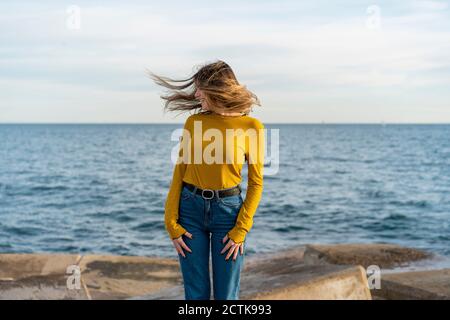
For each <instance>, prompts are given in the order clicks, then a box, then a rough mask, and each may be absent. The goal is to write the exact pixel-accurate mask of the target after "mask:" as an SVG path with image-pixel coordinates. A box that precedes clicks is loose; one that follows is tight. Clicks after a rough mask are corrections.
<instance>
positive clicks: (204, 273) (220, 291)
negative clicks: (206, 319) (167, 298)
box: [178, 186, 245, 300]
mask: <svg viewBox="0 0 450 320" xmlns="http://www.w3.org/2000/svg"><path fill="white" fill-rule="evenodd" d="M205 196H207V197H209V193H208V194H205ZM242 204H243V199H242V196H241V195H240V194H239V195H233V196H227V197H224V198H219V199H218V198H216V197H214V198H213V199H204V198H203V197H202V196H201V195H199V194H196V193H194V190H193V191H190V190H189V189H188V188H186V186H183V188H182V191H181V195H180V209H179V217H178V223H179V224H180V225H181V226H183V228H185V229H186V230H187V231H188V232H190V233H191V234H192V239H189V238H188V237H186V236H185V235H183V241H184V242H185V243H186V245H187V246H188V247H189V248H190V249H191V250H192V253H191V252H188V251H187V250H184V249H183V251H184V253H185V255H186V258H184V257H183V256H182V255H181V254H180V253H179V254H178V258H179V261H180V267H181V273H182V276H183V282H184V293H185V299H186V300H209V299H210V296H211V281H210V273H209V269H210V268H209V253H210V252H211V258H212V259H211V262H212V273H213V274H212V279H213V288H214V299H215V300H238V299H239V288H240V274H241V270H242V267H243V264H244V255H245V240H244V255H241V253H240V250H239V253H238V255H237V257H236V260H235V261H233V255H234V254H233V255H231V256H230V258H229V259H228V260H225V258H226V256H227V254H228V250H227V251H226V252H224V253H223V254H220V252H221V251H222V249H223V248H224V247H225V245H226V244H227V243H228V239H227V241H226V242H225V243H223V242H222V239H223V238H224V237H225V235H226V234H227V232H228V231H230V230H231V229H232V228H233V227H234V225H235V224H236V220H237V217H238V213H239V210H240V208H241V206H242Z"/></svg>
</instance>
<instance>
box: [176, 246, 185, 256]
mask: <svg viewBox="0 0 450 320" xmlns="http://www.w3.org/2000/svg"><path fill="white" fill-rule="evenodd" d="M175 248H176V249H177V252H178V253H179V254H181V255H182V256H183V258H186V255H185V254H184V252H183V249H181V247H180V245H179V244H178V243H176V244H175Z"/></svg>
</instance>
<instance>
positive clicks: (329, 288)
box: [133, 247, 371, 300]
mask: <svg viewBox="0 0 450 320" xmlns="http://www.w3.org/2000/svg"><path fill="white" fill-rule="evenodd" d="M303 251H304V248H303V247H300V248H293V249H289V250H285V251H282V252H280V253H277V254H267V255H260V256H259V257H255V258H252V259H249V260H248V261H247V262H246V263H245V265H244V270H243V272H242V275H241V292H240V299H246V300H253V299H255V300H257V299H267V300H278V299H283V300H303V299H305V300H306V299H316V300H320V299H363V300H368V299H371V294H370V290H369V289H368V283H367V278H366V276H365V271H364V269H363V268H361V267H360V266H338V265H318V266H311V265H305V264H304V263H303ZM211 298H212V297H211ZM133 299H143V300H145V299H149V300H153V299H164V300H171V299H184V289H183V286H182V285H179V286H175V287H172V288H166V289H163V290H161V291H159V292H154V293H152V294H148V295H144V296H141V297H135V298H133Z"/></svg>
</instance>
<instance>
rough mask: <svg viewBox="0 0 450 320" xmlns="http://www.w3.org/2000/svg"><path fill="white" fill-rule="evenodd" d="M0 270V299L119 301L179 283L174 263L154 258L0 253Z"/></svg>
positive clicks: (170, 260) (174, 261) (169, 260)
mask: <svg viewBox="0 0 450 320" xmlns="http://www.w3.org/2000/svg"><path fill="white" fill-rule="evenodd" d="M0 266H1V268H0V299H21V300H22V299H24V300H29V299H124V298H128V297H131V296H136V295H143V294H146V293H149V292H153V291H158V290H161V289H163V288H166V287H171V286H174V285H176V284H180V283H181V276H180V273H179V267H178V261H176V260H175V259H162V258H156V257H130V256H101V255H88V256H84V257H82V256H80V255H65V254H53V255H52V254H0ZM69 266H75V267H78V269H79V270H80V272H81V277H80V281H79V283H80V287H79V288H76V287H75V288H70V286H69V285H68V280H69V276H73V274H72V273H67V271H68V270H67V267H69Z"/></svg>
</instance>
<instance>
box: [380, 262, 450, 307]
mask: <svg viewBox="0 0 450 320" xmlns="http://www.w3.org/2000/svg"><path fill="white" fill-rule="evenodd" d="M372 293H373V294H374V295H376V296H377V297H381V298H384V299H388V300H410V299H413V300H436V299H438V300H450V269H443V270H429V271H414V272H400V273H391V274H383V275H382V277H381V289H380V290H372Z"/></svg>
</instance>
